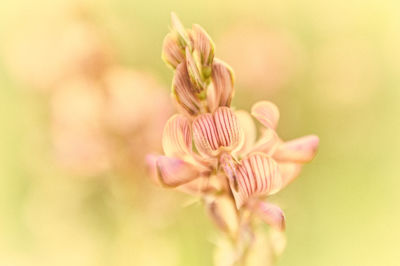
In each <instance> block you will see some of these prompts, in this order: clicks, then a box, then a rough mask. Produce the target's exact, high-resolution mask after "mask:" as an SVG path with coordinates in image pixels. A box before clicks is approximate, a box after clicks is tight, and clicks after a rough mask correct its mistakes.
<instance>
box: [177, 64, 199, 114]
mask: <svg viewBox="0 0 400 266" xmlns="http://www.w3.org/2000/svg"><path fill="white" fill-rule="evenodd" d="M172 84H173V87H172V88H173V95H174V96H175V99H176V101H177V103H178V104H179V105H180V106H181V107H182V109H183V110H185V111H186V112H187V113H188V114H189V115H191V116H194V115H196V114H198V113H199V112H200V106H201V103H200V100H199V99H198V98H197V96H196V91H195V89H194V87H193V85H192V83H191V82H190V78H189V74H188V72H187V68H186V63H185V62H182V63H180V64H179V65H178V66H177V68H176V72H175V76H174V80H173V82H172Z"/></svg>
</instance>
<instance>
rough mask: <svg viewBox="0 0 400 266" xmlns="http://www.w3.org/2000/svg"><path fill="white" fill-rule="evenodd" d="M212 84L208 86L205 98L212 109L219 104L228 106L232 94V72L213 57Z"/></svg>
mask: <svg viewBox="0 0 400 266" xmlns="http://www.w3.org/2000/svg"><path fill="white" fill-rule="evenodd" d="M211 79H212V86H210V88H209V91H208V95H207V100H208V105H209V107H210V109H211V110H212V111H213V110H215V109H216V108H218V107H219V106H230V105H231V101H232V97H233V95H234V88H233V83H234V74H233V71H232V69H231V68H230V67H229V66H228V65H227V64H225V63H224V62H223V61H221V60H217V59H215V60H214V62H213V64H212V75H211Z"/></svg>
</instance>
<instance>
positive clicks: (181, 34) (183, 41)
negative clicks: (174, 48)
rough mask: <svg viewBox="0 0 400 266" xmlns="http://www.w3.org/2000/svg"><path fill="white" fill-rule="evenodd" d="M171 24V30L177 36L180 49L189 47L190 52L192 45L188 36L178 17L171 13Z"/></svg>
mask: <svg viewBox="0 0 400 266" xmlns="http://www.w3.org/2000/svg"><path fill="white" fill-rule="evenodd" d="M171 24H172V29H173V30H174V31H175V32H176V33H177V35H178V42H179V44H180V46H181V47H186V46H189V48H190V50H191V49H192V44H191V42H190V39H189V35H188V34H187V32H186V29H185V27H184V26H183V25H182V22H181V21H180V20H179V18H178V16H177V15H176V14H175V13H173V12H172V13H171Z"/></svg>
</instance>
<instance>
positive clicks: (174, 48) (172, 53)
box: [161, 33, 185, 69]
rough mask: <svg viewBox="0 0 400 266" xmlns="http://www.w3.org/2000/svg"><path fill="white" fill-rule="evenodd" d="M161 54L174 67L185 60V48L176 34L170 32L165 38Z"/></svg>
mask: <svg viewBox="0 0 400 266" xmlns="http://www.w3.org/2000/svg"><path fill="white" fill-rule="evenodd" d="M161 56H162V59H163V60H164V62H165V63H167V64H168V65H170V66H171V67H172V68H174V69H175V68H176V67H177V66H178V65H179V64H180V63H181V62H183V61H184V60H185V54H184V49H183V48H182V47H181V46H180V45H179V42H178V38H177V36H176V34H174V33H168V34H167V36H166V37H165V38H164V43H163V49H162V55H161Z"/></svg>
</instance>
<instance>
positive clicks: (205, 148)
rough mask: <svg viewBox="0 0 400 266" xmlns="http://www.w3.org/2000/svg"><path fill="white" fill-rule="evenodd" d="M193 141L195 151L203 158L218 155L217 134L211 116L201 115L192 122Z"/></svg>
mask: <svg viewBox="0 0 400 266" xmlns="http://www.w3.org/2000/svg"><path fill="white" fill-rule="evenodd" d="M193 139H194V143H195V145H196V148H197V150H198V151H199V153H200V154H202V155H205V156H215V155H216V154H217V153H218V148H219V143H218V133H217V128H216V126H215V123H214V118H213V116H212V114H208V113H207V114H202V115H199V116H198V117H196V119H195V120H194V121H193Z"/></svg>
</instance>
